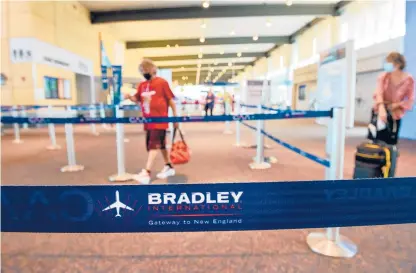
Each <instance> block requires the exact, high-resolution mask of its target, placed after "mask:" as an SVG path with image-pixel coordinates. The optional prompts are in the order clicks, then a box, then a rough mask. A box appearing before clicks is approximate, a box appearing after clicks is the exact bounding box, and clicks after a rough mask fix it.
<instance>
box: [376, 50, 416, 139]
mask: <svg viewBox="0 0 416 273" xmlns="http://www.w3.org/2000/svg"><path fill="white" fill-rule="evenodd" d="M405 67H406V60H405V58H404V56H403V55H402V54H400V53H398V52H392V53H390V54H389V55H388V56H387V57H386V60H385V63H384V71H385V72H384V73H382V74H381V75H380V76H379V78H378V81H377V88H376V91H375V93H374V96H373V99H374V105H373V111H372V119H374V118H375V117H376V118H378V119H380V120H381V121H382V122H384V123H386V125H387V127H388V128H393V123H394V124H395V125H394V126H395V130H393V134H394V135H393V136H392V137H390V136H387V135H384V134H381V135H380V136H379V135H377V139H378V140H381V141H384V142H386V143H387V144H390V145H395V144H397V141H398V135H399V130H400V125H401V119H402V117H403V116H404V115H405V113H406V111H409V110H411V109H412V108H413V103H414V100H415V82H414V79H413V77H412V75H410V74H409V73H406V72H404V71H403V70H404V68H405ZM389 116H390V117H391V118H389ZM369 138H371V136H370V133H369Z"/></svg>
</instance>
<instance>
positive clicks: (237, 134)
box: [234, 101, 246, 147]
mask: <svg viewBox="0 0 416 273" xmlns="http://www.w3.org/2000/svg"><path fill="white" fill-rule="evenodd" d="M235 113H236V114H237V115H241V114H242V107H241V104H240V101H236V106H235ZM234 145H235V146H236V147H242V146H246V145H245V144H243V143H241V121H240V120H237V121H236V122H235V144H234Z"/></svg>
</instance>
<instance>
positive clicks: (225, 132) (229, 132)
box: [223, 130, 233, 135]
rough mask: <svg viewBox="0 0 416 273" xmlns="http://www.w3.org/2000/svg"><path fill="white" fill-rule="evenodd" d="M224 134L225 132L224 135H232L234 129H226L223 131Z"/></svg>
mask: <svg viewBox="0 0 416 273" xmlns="http://www.w3.org/2000/svg"><path fill="white" fill-rule="evenodd" d="M223 134H224V135H232V134H233V131H231V130H225V131H224V132H223Z"/></svg>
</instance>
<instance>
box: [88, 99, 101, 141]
mask: <svg viewBox="0 0 416 273" xmlns="http://www.w3.org/2000/svg"><path fill="white" fill-rule="evenodd" d="M95 107H96V106H95V105H94V104H91V105H90V117H92V118H95V117H96V116H97V115H96V112H95V111H96V110H97V109H96V108H95ZM91 132H92V134H93V135H94V136H98V135H100V133H98V132H97V126H96V125H95V123H91Z"/></svg>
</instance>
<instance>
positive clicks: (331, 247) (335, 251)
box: [306, 232, 357, 258]
mask: <svg viewBox="0 0 416 273" xmlns="http://www.w3.org/2000/svg"><path fill="white" fill-rule="evenodd" d="M306 242H307V243H308V246H309V247H310V248H311V249H312V251H313V252H315V253H318V254H321V255H324V256H329V257H337V258H352V257H354V256H355V254H357V246H356V245H355V244H354V243H353V242H352V241H351V240H350V239H348V238H347V237H345V236H342V235H340V236H339V240H338V241H332V240H329V239H328V237H327V235H326V234H325V233H321V232H313V233H310V234H309V235H308V237H307V239H306Z"/></svg>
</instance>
